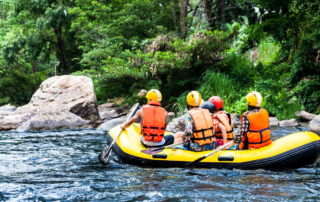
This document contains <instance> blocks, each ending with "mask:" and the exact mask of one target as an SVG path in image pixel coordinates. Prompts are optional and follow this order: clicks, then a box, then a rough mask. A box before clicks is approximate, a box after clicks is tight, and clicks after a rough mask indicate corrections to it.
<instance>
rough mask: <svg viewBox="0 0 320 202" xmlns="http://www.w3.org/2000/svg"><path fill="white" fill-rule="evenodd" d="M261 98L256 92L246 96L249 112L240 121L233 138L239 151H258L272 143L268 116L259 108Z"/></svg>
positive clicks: (265, 111)
mask: <svg viewBox="0 0 320 202" xmlns="http://www.w3.org/2000/svg"><path fill="white" fill-rule="evenodd" d="M262 101H263V99H262V96H261V95H260V93H258V92H256V91H252V92H250V93H249V94H248V95H247V103H248V108H249V111H247V112H245V113H244V114H243V115H242V116H241V119H240V130H239V132H238V133H237V135H236V136H235V139H234V140H235V142H237V143H238V144H239V149H253V148H255V149H258V148H261V147H264V146H267V145H269V144H271V143H272V140H271V136H270V127H269V114H268V112H267V110H265V109H263V108H261V107H260V106H261V104H262Z"/></svg>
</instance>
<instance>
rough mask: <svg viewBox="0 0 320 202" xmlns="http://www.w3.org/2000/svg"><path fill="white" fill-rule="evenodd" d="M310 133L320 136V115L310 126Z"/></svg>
mask: <svg viewBox="0 0 320 202" xmlns="http://www.w3.org/2000/svg"><path fill="white" fill-rule="evenodd" d="M309 128H310V131H312V132H314V133H316V134H318V135H319V136H320V115H318V116H316V117H315V118H314V119H312V121H310V124H309Z"/></svg>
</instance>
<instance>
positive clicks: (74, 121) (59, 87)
mask: <svg viewBox="0 0 320 202" xmlns="http://www.w3.org/2000/svg"><path fill="white" fill-rule="evenodd" d="M27 122H29V123H27ZM99 124H100V116H99V112H98V104H97V99H96V95H95V92H94V87H93V82H92V79H91V78H89V77H86V76H69V75H65V76H55V77H51V78H49V79H47V80H45V81H44V82H42V84H41V85H40V88H39V89H38V90H37V91H36V92H35V93H34V94H33V96H32V98H31V100H30V102H29V104H27V105H24V106H22V107H19V108H17V110H16V111H15V112H14V113H13V114H11V115H9V116H7V117H6V118H5V120H4V119H1V120H0V130H12V129H17V128H19V131H23V130H53V129H60V128H70V129H73V128H79V127H83V126H84V125H88V126H92V127H96V126H97V125H99ZM20 126H21V127H20ZM88 126H86V127H88Z"/></svg>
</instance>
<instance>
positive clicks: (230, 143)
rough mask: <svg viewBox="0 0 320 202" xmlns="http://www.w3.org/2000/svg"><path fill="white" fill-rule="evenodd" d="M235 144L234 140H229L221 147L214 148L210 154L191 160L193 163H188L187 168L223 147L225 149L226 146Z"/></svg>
mask: <svg viewBox="0 0 320 202" xmlns="http://www.w3.org/2000/svg"><path fill="white" fill-rule="evenodd" d="M232 144H233V141H231V142H228V143H227V144H225V145H222V146H221V147H218V148H217V149H215V150H213V151H212V152H210V153H209V154H207V155H204V156H203V157H201V158H198V159H197V160H195V161H193V162H191V163H188V164H187V165H186V168H190V167H194V166H195V165H196V164H197V163H199V162H200V161H202V160H203V159H205V158H207V157H208V156H211V155H212V154H214V153H216V152H217V151H219V150H221V149H224V148H226V147H229V146H231V145H232Z"/></svg>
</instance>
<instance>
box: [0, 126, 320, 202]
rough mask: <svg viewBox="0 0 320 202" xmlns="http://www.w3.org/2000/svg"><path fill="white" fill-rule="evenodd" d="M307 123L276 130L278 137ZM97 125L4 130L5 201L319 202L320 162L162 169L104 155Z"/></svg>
mask: <svg viewBox="0 0 320 202" xmlns="http://www.w3.org/2000/svg"><path fill="white" fill-rule="evenodd" d="M307 129H308V128H305V127H291V128H273V129H272V138H273V139H274V140H275V139H278V138H280V137H282V136H284V135H288V134H291V133H294V132H298V131H305V130H307ZM105 135H106V134H105V133H104V132H102V131H98V130H78V131H70V130H69V131H68V130H66V131H45V132H40V133H17V132H1V133H0V162H1V164H0V201H2V200H8V201H24V200H29V201H56V200H58V201H80V200H91V201H100V200H101V201H105V200H110V201H163V200H166V201H243V200H248V201H273V200H274V201H308V200H310V201H316V200H320V195H319V194H320V185H319V184H320V167H319V166H318V165H316V164H315V165H310V166H307V167H305V168H299V169H295V170H284V171H281V172H279V171H278V172H274V171H266V170H261V169H260V170H246V171H244V170H237V169H234V170H226V169H192V170H182V169H179V168H170V169H159V168H140V167H136V166H132V165H126V164H119V163H118V161H116V160H117V159H116V157H115V156H114V155H113V156H112V159H111V160H110V162H109V164H108V165H107V166H105V167H103V166H101V165H100V163H99V162H98V159H97V156H98V155H99V153H100V152H101V150H102V149H103V148H104V147H105V145H106V139H105Z"/></svg>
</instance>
